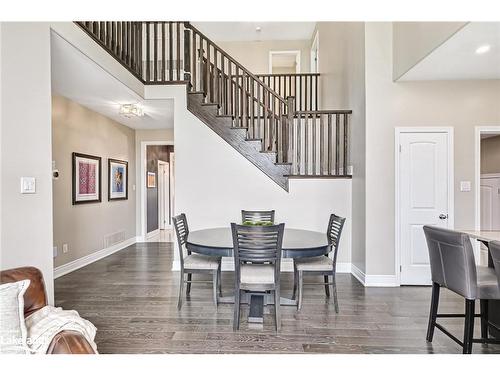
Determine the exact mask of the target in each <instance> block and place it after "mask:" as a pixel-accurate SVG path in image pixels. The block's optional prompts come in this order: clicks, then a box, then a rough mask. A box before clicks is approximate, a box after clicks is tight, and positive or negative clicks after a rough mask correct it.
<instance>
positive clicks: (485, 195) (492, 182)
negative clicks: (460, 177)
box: [480, 175, 500, 230]
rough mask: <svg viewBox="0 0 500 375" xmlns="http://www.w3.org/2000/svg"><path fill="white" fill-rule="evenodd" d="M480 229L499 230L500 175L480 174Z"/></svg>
mask: <svg viewBox="0 0 500 375" xmlns="http://www.w3.org/2000/svg"><path fill="white" fill-rule="evenodd" d="M480 194H481V229H482V230H500V175H499V176H491V175H490V176H481V193H480Z"/></svg>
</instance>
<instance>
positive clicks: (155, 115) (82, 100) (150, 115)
mask: <svg viewBox="0 0 500 375" xmlns="http://www.w3.org/2000/svg"><path fill="white" fill-rule="evenodd" d="M51 55H52V92H53V93H55V94H58V95H61V96H64V97H66V98H68V99H71V100H73V101H75V102H77V103H79V104H81V105H83V106H85V107H87V108H89V109H91V110H93V111H95V112H98V113H100V114H102V115H104V116H106V117H109V118H111V119H112V120H115V121H117V122H119V123H121V124H123V125H126V126H128V127H130V128H133V129H164V128H173V124H174V101H173V100H144V99H142V98H141V97H140V96H139V95H137V94H136V93H135V92H133V91H132V90H130V89H129V88H128V87H127V86H125V85H124V84H123V83H122V82H120V81H118V80H117V79H116V78H115V77H113V76H112V75H111V74H109V73H108V72H107V71H105V70H104V69H103V68H101V67H100V66H99V65H97V64H96V63H95V62H94V61H92V60H91V59H89V58H88V57H87V56H86V55H84V54H83V53H82V52H80V51H79V50H78V49H76V48H75V47H73V46H72V45H71V44H69V43H68V42H67V41H66V40H64V39H63V38H62V37H60V36H59V35H58V34H56V33H55V32H52V33H51ZM131 103H138V104H139V105H140V106H141V107H142V108H143V110H144V116H143V117H136V118H127V117H124V116H121V115H119V114H118V112H119V107H120V105H121V104H131Z"/></svg>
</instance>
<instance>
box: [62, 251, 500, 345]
mask: <svg viewBox="0 0 500 375" xmlns="http://www.w3.org/2000/svg"><path fill="white" fill-rule="evenodd" d="M172 261H173V246H172V244H171V243H165V242H164V243H153V242H148V243H138V244H135V245H132V246H130V247H128V248H126V249H124V250H122V251H120V252H118V253H115V254H113V255H111V256H109V257H107V258H104V259H102V260H100V261H98V262H95V263H93V264H90V265H88V266H86V267H84V268H81V269H79V270H77V271H75V272H73V273H70V274H68V275H65V276H63V277H60V278H58V279H57V280H56V281H55V296H56V305H57V306H62V307H64V308H65V309H75V310H77V311H78V312H79V313H80V315H81V316H82V317H84V318H86V319H88V320H90V321H91V322H92V323H94V324H95V325H96V327H97V336H96V343H97V347H98V350H99V352H100V353H461V348H460V347H459V346H458V345H456V344H455V343H454V342H453V341H452V340H451V339H449V338H448V337H446V336H445V335H444V334H442V333H441V332H439V331H437V330H436V333H435V335H434V342H433V343H432V344H429V343H427V342H426V340H425V333H426V328H427V317H428V313H429V303H430V291H431V290H430V288H428V287H401V288H364V287H363V286H362V285H361V284H360V283H359V282H358V281H357V280H356V279H355V278H354V277H353V276H351V275H349V274H339V275H337V285H338V293H339V303H340V312H339V314H335V310H334V307H333V304H329V303H327V300H326V298H325V295H324V289H323V288H322V287H321V286H318V285H305V286H304V306H303V308H302V310H301V311H300V312H297V311H296V309H295V308H294V307H287V306H283V307H282V308H281V316H282V330H281V332H280V333H279V334H275V333H274V323H273V320H272V319H273V315H272V314H271V312H272V311H271V310H270V309H268V308H266V310H265V315H264V325H263V327H262V326H261V327H260V328H259V327H258V326H252V325H249V324H248V323H247V322H246V315H248V307H247V306H243V307H242V318H241V327H240V331H238V332H236V333H235V332H233V330H232V319H233V306H232V305H219V308H218V309H217V310H216V309H215V306H214V305H213V302H212V297H211V296H212V294H211V289H210V288H211V286H210V285H209V284H206V285H205V284H194V285H193V287H192V289H191V297H190V298H189V297H188V298H187V300H186V301H185V303H184V305H183V307H182V310H181V311H178V310H177V293H178V285H179V280H178V278H179V273H178V272H172V271H171V266H172ZM194 277H197V276H194ZM198 277H200V276H198ZM222 277H223V292H224V293H225V294H226V295H228V294H231V292H232V286H233V280H232V277H231V273H228V272H224V273H223V276H222ZM291 286H292V274H291V273H286V274H284V276H283V277H282V294H283V295H291ZM463 309H464V304H463V301H462V300H461V299H460V298H457V297H456V296H455V295H453V294H452V293H450V292H448V291H443V292H442V297H441V304H440V312H455V313H461V312H463ZM442 322H443V323H444V325H445V326H446V327H448V328H449V330H450V331H451V332H453V333H454V334H455V335H457V336H458V337H462V332H463V320H462V319H446V320H442ZM479 332H480V331H479V319H476V330H475V336H476V337H479V334H480V333H479ZM473 352H474V353H500V346H498V345H488V346H486V345H481V344H474V347H473Z"/></svg>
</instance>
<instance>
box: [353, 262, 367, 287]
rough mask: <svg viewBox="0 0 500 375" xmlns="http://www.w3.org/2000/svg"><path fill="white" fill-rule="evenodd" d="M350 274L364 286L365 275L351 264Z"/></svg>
mask: <svg viewBox="0 0 500 375" xmlns="http://www.w3.org/2000/svg"><path fill="white" fill-rule="evenodd" d="M351 274H352V275H353V276H354V277H355V278H356V279H358V281H359V282H360V283H361V284H363V285H365V279H366V275H365V273H364V272H363V271H361V270H360V269H359V268H358V267H356V266H355V265H354V264H351Z"/></svg>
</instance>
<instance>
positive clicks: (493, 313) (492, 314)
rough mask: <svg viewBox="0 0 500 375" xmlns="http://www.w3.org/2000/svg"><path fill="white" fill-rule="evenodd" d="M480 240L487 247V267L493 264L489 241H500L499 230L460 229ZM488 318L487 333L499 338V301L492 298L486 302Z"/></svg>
mask: <svg viewBox="0 0 500 375" xmlns="http://www.w3.org/2000/svg"><path fill="white" fill-rule="evenodd" d="M461 232H463V233H465V234H468V235H469V237H470V238H473V239H475V240H477V241H479V242H481V243H482V244H483V245H484V246H485V247H486V248H487V249H488V267H494V266H493V258H492V257H491V253H490V245H489V244H490V242H492V241H500V231H498V230H461ZM488 320H489V323H490V326H489V333H490V335H491V336H492V337H494V338H496V339H500V301H497V300H494V301H491V300H490V301H489V302H488Z"/></svg>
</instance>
